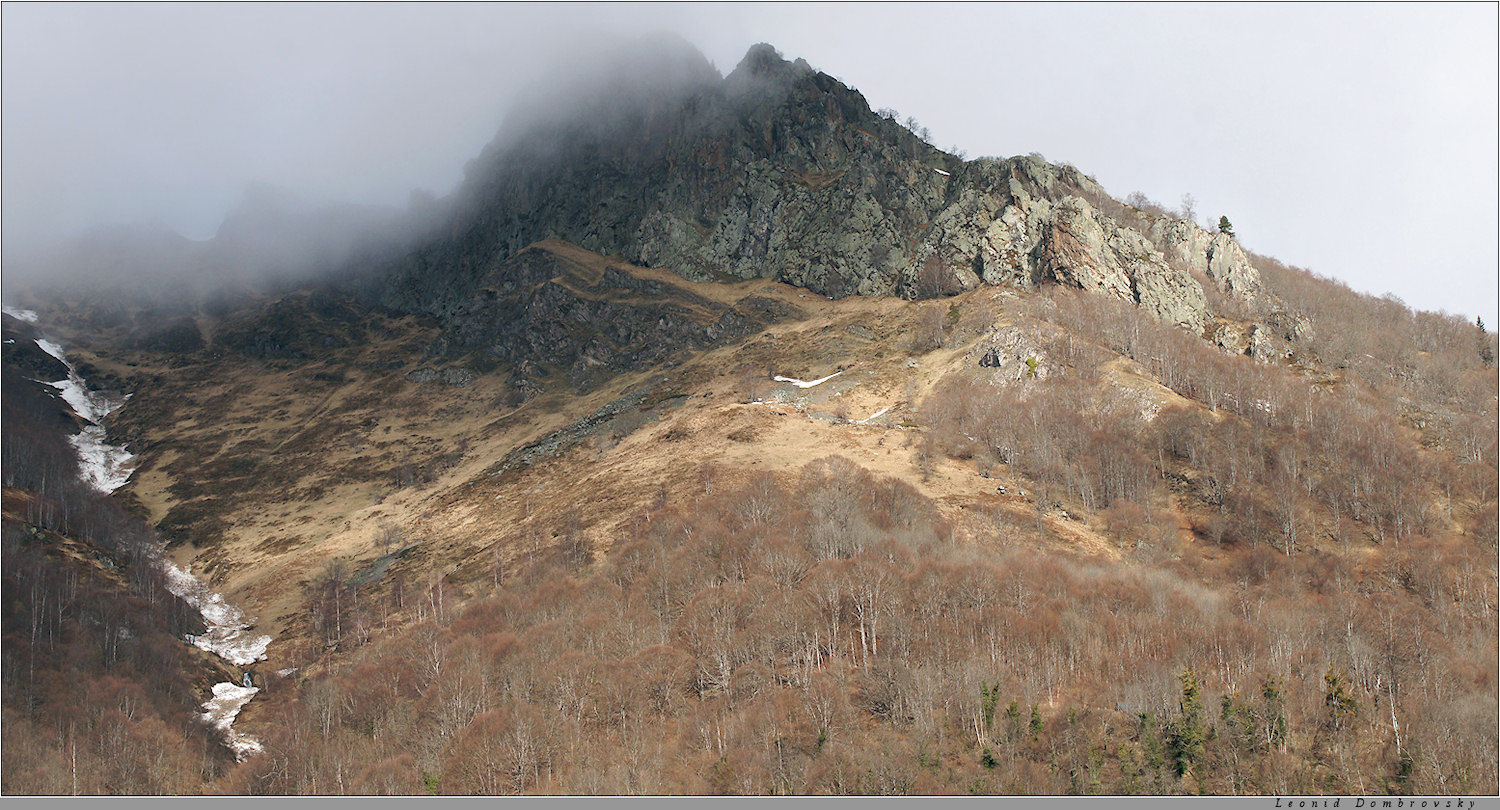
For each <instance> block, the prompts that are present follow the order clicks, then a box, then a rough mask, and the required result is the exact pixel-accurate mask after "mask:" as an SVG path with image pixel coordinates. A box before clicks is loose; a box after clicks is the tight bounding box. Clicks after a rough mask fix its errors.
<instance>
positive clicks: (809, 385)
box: [771, 371, 844, 388]
mask: <svg viewBox="0 0 1500 810" xmlns="http://www.w3.org/2000/svg"><path fill="white" fill-rule="evenodd" d="M843 373H844V372H842V371H835V372H833V373H832V374H829V375H828V376H827V377H824V378H823V379H821V380H813V381H812V382H803V381H801V380H794V379H792V378H791V377H772V378H771V379H773V380H775V381H777V382H787V383H791V384H792V385H795V386H797V387H798V388H812V387H813V386H815V385H822V384H823V383H826V382H828V381H829V380H831V379H833V378H834V377H837V376H839V375H840V374H843Z"/></svg>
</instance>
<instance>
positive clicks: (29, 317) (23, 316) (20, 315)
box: [0, 307, 36, 323]
mask: <svg viewBox="0 0 1500 810" xmlns="http://www.w3.org/2000/svg"><path fill="white" fill-rule="evenodd" d="M0 311H4V312H5V314H6V315H9V316H11V317H12V318H16V319H19V320H23V321H25V322H27V323H36V313H35V312H32V311H31V310H29V309H11V308H10V307H0Z"/></svg>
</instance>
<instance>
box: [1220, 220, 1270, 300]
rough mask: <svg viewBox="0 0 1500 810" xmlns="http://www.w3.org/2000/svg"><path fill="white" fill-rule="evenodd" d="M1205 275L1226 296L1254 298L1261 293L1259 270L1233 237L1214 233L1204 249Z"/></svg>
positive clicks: (1242, 298) (1244, 298)
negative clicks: (1205, 256) (1205, 259)
mask: <svg viewBox="0 0 1500 810" xmlns="http://www.w3.org/2000/svg"><path fill="white" fill-rule="evenodd" d="M1206 255H1207V272H1208V277H1209V278H1211V279H1213V282H1214V284H1216V285H1218V287H1219V290H1220V291H1221V292H1223V293H1224V294H1225V295H1227V296H1229V297H1230V298H1236V299H1239V300H1241V301H1247V302H1249V301H1254V300H1256V298H1257V296H1259V295H1260V293H1261V286H1260V271H1259V270H1256V269H1255V266H1254V265H1252V264H1250V257H1249V256H1246V255H1245V251H1243V250H1241V249H1240V246H1239V244H1238V243H1237V242H1235V241H1234V237H1232V236H1230V235H1229V234H1227V233H1219V234H1214V236H1213V240H1212V241H1211V242H1209V245H1208V250H1207V253H1206Z"/></svg>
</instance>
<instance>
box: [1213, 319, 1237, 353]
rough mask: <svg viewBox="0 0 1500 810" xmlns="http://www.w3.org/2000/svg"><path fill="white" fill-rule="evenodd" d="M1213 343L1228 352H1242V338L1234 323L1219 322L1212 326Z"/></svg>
mask: <svg viewBox="0 0 1500 810" xmlns="http://www.w3.org/2000/svg"><path fill="white" fill-rule="evenodd" d="M1214 343H1215V344H1217V345H1218V347H1219V348H1221V349H1223V350H1224V351H1226V352H1229V353H1230V354H1242V353H1243V352H1244V338H1243V336H1242V335H1241V334H1240V330H1239V329H1237V328H1236V327H1235V326H1234V324H1230V323H1221V324H1219V325H1218V326H1216V327H1215V328H1214Z"/></svg>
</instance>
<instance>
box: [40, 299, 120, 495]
mask: <svg viewBox="0 0 1500 810" xmlns="http://www.w3.org/2000/svg"><path fill="white" fill-rule="evenodd" d="M28 311H29V310H28ZM35 314H36V313H32V315H35ZM36 345H37V346H39V347H41V349H42V351H44V352H46V353H47V354H50V355H52V356H53V357H56V358H57V359H58V361H59V362H61V363H62V364H63V365H64V366H65V367H67V369H68V378H67V379H66V380H58V381H57V382H50V383H47V385H50V386H52V387H53V388H56V389H57V390H58V391H60V392H62V398H63V401H64V402H66V403H68V405H69V407H71V408H72V409H73V412H74V413H76V414H78V415H79V416H81V417H83V419H84V420H86V421H88V422H89V423H90V424H89V425H86V426H85V427H84V429H83V432H81V433H78V434H75V435H73V436H69V437H68V442H69V443H71V444H72V445H73V447H74V448H75V449H77V451H78V463H79V473H81V474H82V475H83V479H84V480H85V481H87V482H88V483H89V485H90V486H92V487H93V488H94V489H97V490H99V491H100V492H103V493H105V494H109V493H111V492H114V491H115V490H117V489H119V488H120V487H122V486H124V485H125V482H126V481H129V480H130V474H131V473H133V472H135V468H134V467H131V466H128V465H129V464H130V460H131V459H133V458H135V454H133V453H129V452H126V450H125V448H123V447H119V446H116V445H112V444H107V443H106V442H105V441H104V438H105V436H104V427H103V426H102V424H101V423H102V422H103V421H104V418H105V417H107V416H109V415H110V414H112V413H114V412H115V411H117V410H119V408H120V406H121V405H124V404H125V401H126V400H128V399H129V398H130V397H128V396H127V397H124V398H121V399H111V398H110V397H108V396H105V395H104V394H102V393H99V392H96V391H90V390H89V387H88V385H87V384H86V383H85V382H84V381H83V378H82V377H80V376H78V372H77V371H76V370H74V368H73V364H72V363H70V362H68V358H67V357H66V355H65V354H64V352H63V347H61V346H59V345H57V344H56V343H53V342H52V341H50V340H46V339H45V338H37V341H36Z"/></svg>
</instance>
